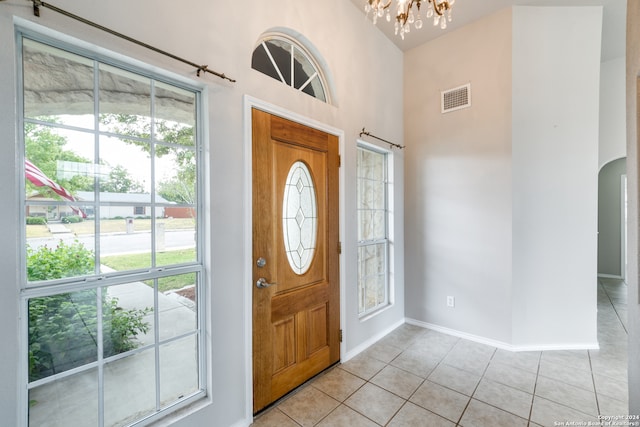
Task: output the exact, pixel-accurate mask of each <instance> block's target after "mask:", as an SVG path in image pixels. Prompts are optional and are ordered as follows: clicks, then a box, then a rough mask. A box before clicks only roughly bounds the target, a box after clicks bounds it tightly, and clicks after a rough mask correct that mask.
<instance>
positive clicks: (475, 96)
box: [404, 9, 512, 343]
mask: <svg viewBox="0 0 640 427" xmlns="http://www.w3.org/2000/svg"><path fill="white" fill-rule="evenodd" d="M404 67H405V85H404V97H405V112H406V113H405V135H406V144H407V150H406V152H407V153H406V164H405V170H406V176H405V181H406V194H405V201H406V207H405V218H406V220H405V224H406V229H407V236H406V261H405V272H406V283H407V287H406V290H405V291H406V293H407V300H406V311H407V317H408V318H410V319H412V320H413V321H416V322H418V323H421V324H428V325H436V326H439V327H446V328H449V329H453V330H456V331H460V332H465V333H467V334H472V335H477V336H481V337H484V338H488V339H492V340H496V341H501V342H507V343H508V342H510V340H511V288H510V287H511V198H512V196H511V191H512V189H511V11H510V9H505V10H502V11H500V12H498V13H496V14H493V15H491V16H489V17H487V18H484V19H481V20H479V21H476V22H474V23H472V24H470V25H467V26H465V27H463V28H462V29H460V30H457V31H453V32H447V33H444V34H443V35H442V36H441V37H439V38H437V39H435V40H434V41H432V42H430V43H427V44H425V45H423V46H420V47H417V48H415V49H412V50H410V51H409V52H407V53H406V54H405V66H404ZM469 82H470V83H471V99H472V105H471V107H470V108H467V109H462V110H458V111H454V112H451V113H447V114H441V113H440V91H441V90H445V89H450V88H454V87H457V86H460V85H463V84H466V83H469ZM449 295H450V296H454V297H455V308H447V306H446V297H447V296H449Z"/></svg>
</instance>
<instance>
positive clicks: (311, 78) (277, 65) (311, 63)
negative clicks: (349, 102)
mask: <svg viewBox="0 0 640 427" xmlns="http://www.w3.org/2000/svg"><path fill="white" fill-rule="evenodd" d="M251 68H253V69H254V70H257V71H260V72H261V73H263V74H266V75H267V76H270V77H272V78H274V79H276V80H279V81H281V82H282V83H284V84H286V85H287V86H291V87H292V88H294V89H297V90H299V91H301V92H304V93H306V94H308V95H311V96H313V97H314V98H318V99H319V100H321V101H324V102H329V100H328V99H327V98H328V97H327V91H326V89H325V88H326V84H325V83H324V78H323V75H322V73H321V71H320V68H319V67H318V65H317V63H316V61H315V60H314V59H313V56H312V55H311V54H310V53H309V52H308V51H307V49H305V48H304V47H303V46H302V45H300V44H299V43H298V42H297V41H296V40H293V39H291V38H289V37H286V36H284V35H268V36H266V37H264V38H262V40H261V41H260V42H259V43H258V45H257V46H256V48H255V49H254V51H253V56H252V58H251Z"/></svg>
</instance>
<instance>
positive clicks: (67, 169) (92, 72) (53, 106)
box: [19, 35, 205, 427]
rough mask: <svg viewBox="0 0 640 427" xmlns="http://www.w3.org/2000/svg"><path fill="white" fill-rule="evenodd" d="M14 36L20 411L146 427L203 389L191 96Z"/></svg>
mask: <svg viewBox="0 0 640 427" xmlns="http://www.w3.org/2000/svg"><path fill="white" fill-rule="evenodd" d="M19 43H20V46H19V52H20V55H21V61H20V64H21V67H22V73H21V76H22V79H21V85H22V96H21V101H22V106H23V111H24V115H23V118H22V123H23V126H24V138H23V139H24V151H23V154H24V159H23V160H24V174H23V176H24V181H23V182H24V186H23V188H24V191H23V192H22V194H23V202H24V211H23V212H24V216H23V220H24V223H23V224H24V225H23V227H25V229H24V234H23V235H24V256H23V267H24V283H23V285H22V293H21V299H22V306H23V311H24V314H25V315H24V316H23V318H24V320H23V326H22V331H23V332H22V333H23V335H24V341H25V345H24V348H23V351H22V353H23V354H22V356H23V358H24V361H25V363H24V364H23V366H24V367H25V372H23V375H22V377H23V378H24V379H25V382H26V387H25V395H24V402H25V411H26V414H25V418H26V419H27V420H28V425H29V426H40V425H49V426H65V427H66V426H74V425H83V426H97V427H102V426H124V425H133V424H145V423H147V422H150V421H152V420H153V419H155V418H157V417H159V416H161V415H162V414H164V413H166V412H167V411H169V410H172V409H174V408H178V407H180V406H183V405H186V404H188V403H189V402H191V401H193V400H194V399H197V398H199V397H202V396H203V395H204V394H205V384H204V380H203V378H204V372H203V368H202V367H203V366H204V365H203V360H204V356H205V354H204V345H203V337H204V331H203V318H204V314H203V312H202V307H203V304H202V303H201V296H202V294H203V289H204V267H203V262H202V259H203V253H202V247H203V245H202V238H201V230H202V227H201V221H202V216H201V206H202V200H201V197H200V196H199V195H200V194H201V191H200V181H201V180H200V179H199V177H200V175H201V171H200V168H201V166H200V165H201V161H200V158H199V157H200V146H201V143H200V133H201V132H199V126H200V124H199V122H198V111H199V105H200V93H199V91H198V89H197V88H193V87H189V86H187V85H184V84H181V83H177V82H173V81H170V80H169V79H165V78H162V77H161V76H156V75H152V74H150V73H147V72H143V71H140V70H135V69H133V68H130V67H124V66H120V65H116V62H113V61H107V59H106V58H102V57H99V56H97V55H96V56H92V55H91V54H88V53H87V52H86V51H82V53H78V52H80V51H75V50H74V48H73V47H72V46H67V45H62V44H59V43H51V44H50V43H49V42H48V41H46V40H40V38H39V37H37V36H36V37H32V36H30V35H22V37H20V38H19Z"/></svg>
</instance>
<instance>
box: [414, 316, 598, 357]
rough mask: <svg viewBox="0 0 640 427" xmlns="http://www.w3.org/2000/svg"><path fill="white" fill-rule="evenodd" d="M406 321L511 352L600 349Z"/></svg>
mask: <svg viewBox="0 0 640 427" xmlns="http://www.w3.org/2000/svg"><path fill="white" fill-rule="evenodd" d="M405 322H406V323H408V324H409V325H414V326H420V327H422V328H425V329H431V330H433V331H436V332H441V333H443V334H447V335H451V336H454V337H458V338H463V339H466V340H469V341H473V342H477V343H480V344H486V345H490V346H492V347H496V348H500V349H502V350H507V351H511V352H519V351H550V350H598V349H599V348H600V345H599V344H598V343H597V342H595V343H578V344H576V343H572V344H530V345H513V344H509V343H505V342H502V341H498V340H494V339H491V338H486V337H481V336H479V335H473V334H469V333H467V332H462V331H458V330H456V329H451V328H447V327H444V326H439V325H434V324H433V323H427V322H422V321H420V320H415V319H410V318H407V319H405Z"/></svg>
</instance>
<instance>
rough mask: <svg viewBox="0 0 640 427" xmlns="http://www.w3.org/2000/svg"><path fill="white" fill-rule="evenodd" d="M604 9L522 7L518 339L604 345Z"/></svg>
mask: <svg viewBox="0 0 640 427" xmlns="http://www.w3.org/2000/svg"><path fill="white" fill-rule="evenodd" d="M601 25H602V9H601V8H600V7H576V8H570V7H567V8H542V7H540V8H537V7H514V9H513V165H512V166H513V195H514V197H513V291H514V293H513V310H514V323H513V325H514V329H513V343H514V344H515V345H518V346H535V347H545V346H550V347H553V346H560V347H568V346H576V347H582V348H584V347H585V346H587V347H588V346H592V345H595V344H596V342H597V338H596V265H597V257H596V255H597V249H596V248H597V246H596V245H597V239H596V230H597V228H596V227H597V188H598V182H597V177H598V132H599V130H598V120H599V96H598V95H599V87H600V38H601Z"/></svg>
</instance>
